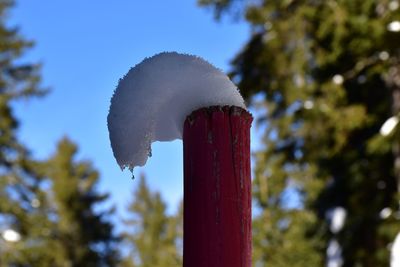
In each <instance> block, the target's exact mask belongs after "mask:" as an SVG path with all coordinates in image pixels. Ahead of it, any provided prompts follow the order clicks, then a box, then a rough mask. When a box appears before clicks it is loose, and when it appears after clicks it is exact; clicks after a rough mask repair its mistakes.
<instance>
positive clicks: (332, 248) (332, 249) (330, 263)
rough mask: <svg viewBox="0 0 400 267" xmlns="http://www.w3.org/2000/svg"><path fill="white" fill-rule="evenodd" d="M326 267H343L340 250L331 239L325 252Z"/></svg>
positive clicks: (336, 243) (337, 244)
mask: <svg viewBox="0 0 400 267" xmlns="http://www.w3.org/2000/svg"><path fill="white" fill-rule="evenodd" d="M326 256H327V262H326V266H327V267H340V266H342V265H343V259H342V248H341V247H340V245H339V243H338V242H337V240H336V239H334V238H333V239H331V240H330V241H329V243H328V248H327V250H326Z"/></svg>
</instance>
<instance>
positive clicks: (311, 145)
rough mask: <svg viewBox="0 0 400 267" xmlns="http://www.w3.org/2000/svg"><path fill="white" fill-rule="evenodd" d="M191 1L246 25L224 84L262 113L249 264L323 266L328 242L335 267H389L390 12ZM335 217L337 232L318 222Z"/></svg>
mask: <svg viewBox="0 0 400 267" xmlns="http://www.w3.org/2000/svg"><path fill="white" fill-rule="evenodd" d="M199 2H200V3H201V4H203V5H207V6H211V7H213V8H214V10H215V12H216V15H217V17H218V16H221V14H223V13H224V12H227V11H229V10H232V8H236V7H238V6H241V10H242V11H243V14H244V17H245V19H246V21H247V22H248V23H249V24H250V25H251V26H252V34H251V36H250V39H249V40H248V42H247V44H246V45H245V47H244V48H243V50H242V51H241V52H240V53H239V54H238V55H236V57H235V58H234V60H233V61H232V68H233V69H232V72H231V77H232V79H233V80H234V81H235V82H237V83H238V85H239V88H241V90H242V93H243V95H244V96H245V97H246V98H247V99H248V100H249V102H250V104H252V105H253V106H257V105H258V106H262V107H263V109H262V112H263V114H262V115H261V116H260V118H259V121H258V123H259V124H260V125H263V126H265V132H264V138H263V142H264V144H265V146H264V148H263V149H262V150H261V151H260V152H259V153H257V154H256V157H257V166H256V176H255V179H254V199H255V201H256V203H257V205H258V206H259V207H260V208H261V212H260V213H261V215H260V216H259V217H258V218H257V219H256V220H255V223H254V232H255V235H254V241H255V248H254V250H255V263H256V266H264V265H267V266H290V265H295V266H321V265H323V264H325V262H326V261H327V259H326V257H325V253H326V252H325V251H326V249H327V247H328V244H329V241H330V240H332V239H333V238H335V239H338V242H339V244H340V246H341V248H342V251H343V253H342V257H343V266H346V267H353V266H363V267H372V266H388V264H389V258H390V257H389V251H388V246H389V244H390V243H391V242H392V241H393V239H394V237H395V235H396V233H397V232H398V231H399V230H400V220H399V219H400V215H399V207H398V205H399V204H398V203H399V199H400V198H399V190H400V187H399V185H400V142H399V140H400V133H399V132H400V131H399V129H398V127H397V129H395V130H393V131H392V132H391V133H384V132H382V133H383V134H382V133H380V129H381V126H382V125H383V123H384V122H385V121H387V119H388V118H389V117H391V116H394V119H393V120H394V121H396V120H398V117H399V116H400V114H399V112H400V64H399V62H400V50H399V47H398V44H399V42H400V33H399V32H398V30H399V29H398V28H399V19H400V9H399V2H398V1H397V0H391V1H389V0H354V1H344V0H328V1H314V0H302V1H296V0H287V1H286V0H284V1H278V0H277V1H274V0H273V1H270V0H264V1H256V2H254V1H239V0H222V1H221V0H200V1H199ZM260 99H261V101H260ZM288 192H292V193H288ZM293 192H296V193H293ZM288 196H289V200H288ZM293 196H298V197H300V201H298V203H296V206H297V207H295V208H293V207H292V208H288V207H287V203H288V202H290V201H291V200H290V199H291V197H293ZM334 207H343V208H344V209H345V210H346V211H347V218H346V221H345V225H344V228H343V229H342V230H341V231H340V232H339V233H333V232H332V231H331V229H330V227H329V220H327V214H329V211H330V210H332V208H334ZM384 211H385V212H384ZM257 264H258V265H257Z"/></svg>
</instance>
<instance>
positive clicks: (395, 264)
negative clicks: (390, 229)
mask: <svg viewBox="0 0 400 267" xmlns="http://www.w3.org/2000/svg"><path fill="white" fill-rule="evenodd" d="M390 267H400V233H398V234H397V236H396V239H395V240H394V243H393V246H392V257H391V261H390Z"/></svg>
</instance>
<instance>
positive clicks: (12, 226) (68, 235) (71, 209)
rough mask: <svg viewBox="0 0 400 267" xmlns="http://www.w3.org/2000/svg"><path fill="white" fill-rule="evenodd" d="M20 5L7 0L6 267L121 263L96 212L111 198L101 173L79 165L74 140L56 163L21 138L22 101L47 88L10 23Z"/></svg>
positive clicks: (1, 145)
mask: <svg viewBox="0 0 400 267" xmlns="http://www.w3.org/2000/svg"><path fill="white" fill-rule="evenodd" d="M12 5H13V1H7V0H0V266H1V267H10V266H14V267H20V266H21V267H22V266H23V267H31V266H32V267H34V266H40V267H57V266H60V267H65V266H96V267H97V266H115V265H116V263H117V259H118V255H117V254H116V253H115V250H114V248H113V247H114V242H115V241H117V240H116V238H115V237H114V235H113V234H112V227H111V224H110V223H108V222H106V221H105V220H104V217H105V216H106V215H107V214H104V212H94V206H95V205H96V204H98V203H101V202H102V201H104V200H106V199H107V196H106V195H101V194H99V193H97V192H96V190H95V185H96V184H97V182H98V173H97V172H96V171H95V170H94V169H93V168H92V167H91V166H90V164H89V163H85V162H75V161H74V160H73V156H74V154H75V153H76V147H75V145H73V144H72V143H71V142H69V141H68V140H66V139H64V140H63V141H62V142H60V144H59V147H58V151H57V153H56V155H55V156H54V157H53V158H52V159H50V160H48V161H37V160H34V159H33V158H32V157H31V156H30V154H29V151H28V149H27V148H26V147H25V146H24V145H23V144H22V143H21V142H20V141H19V140H18V138H17V134H16V133H17V130H18V125H19V122H18V120H17V118H16V117H15V116H14V114H13V103H14V101H17V100H20V99H21V98H31V97H34V96H41V95H43V94H45V92H46V91H45V90H43V89H41V88H40V86H39V82H40V76H39V65H36V64H22V63H20V62H21V59H20V57H21V56H22V55H23V52H24V51H25V50H26V49H28V48H30V47H31V46H32V44H33V43H32V42H29V41H26V40H25V39H23V38H22V37H21V36H20V35H19V33H18V28H16V27H10V26H9V24H8V23H7V15H8V14H7V13H8V10H9V8H10V7H11V6H12ZM10 233H11V235H10Z"/></svg>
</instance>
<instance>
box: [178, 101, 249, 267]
mask: <svg viewBox="0 0 400 267" xmlns="http://www.w3.org/2000/svg"><path fill="white" fill-rule="evenodd" d="M251 122H252V117H251V115H250V114H249V113H248V112H247V111H245V110H244V109H241V108H238V107H210V108H203V109H200V110H197V111H195V112H193V113H192V114H191V115H190V116H188V117H187V119H186V121H185V125H184V131H183V150H184V238H183V266H184V267H251V178H250V126H251Z"/></svg>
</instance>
